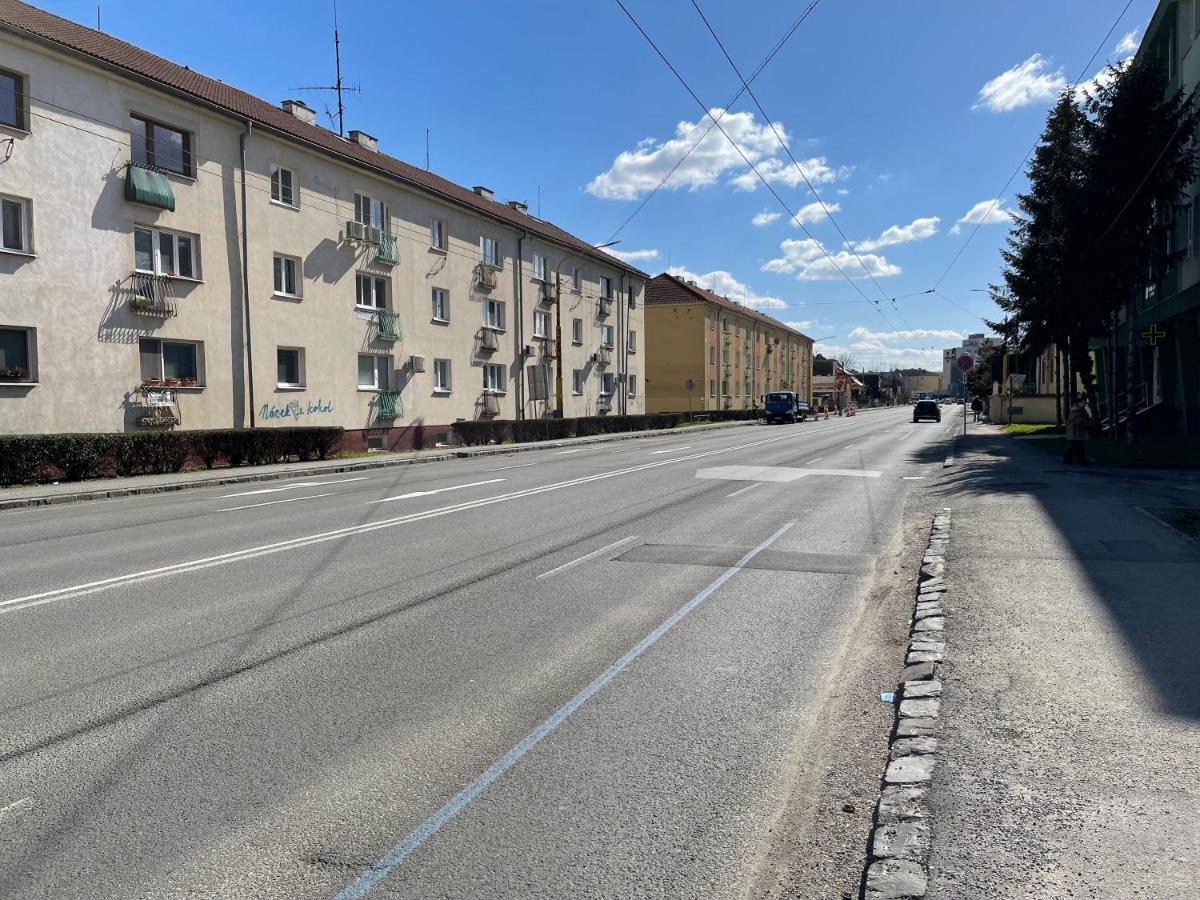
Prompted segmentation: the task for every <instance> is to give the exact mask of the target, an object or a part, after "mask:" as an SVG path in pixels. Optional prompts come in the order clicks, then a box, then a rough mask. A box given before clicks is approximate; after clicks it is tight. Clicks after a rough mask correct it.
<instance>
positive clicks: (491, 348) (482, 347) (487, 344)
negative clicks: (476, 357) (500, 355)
mask: <svg viewBox="0 0 1200 900" xmlns="http://www.w3.org/2000/svg"><path fill="white" fill-rule="evenodd" d="M499 349H500V335H499V334H497V333H496V332H495V331H493V330H492V329H490V328H486V327H485V328H482V329H480V332H479V352H480V353H495V352H496V351H497V350H499Z"/></svg>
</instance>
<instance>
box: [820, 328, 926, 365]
mask: <svg viewBox="0 0 1200 900" xmlns="http://www.w3.org/2000/svg"><path fill="white" fill-rule="evenodd" d="M863 331H866V329H865V328H864V327H863V326H861V325H860V326H857V327H856V328H855V329H854V330H853V331H851V332H850V343H849V344H848V345H842V344H826V343H820V344H818V345H817V346H816V348H815V351H814V352H816V353H820V354H821V355H822V356H824V357H826V358H827V359H835V358H837V357H839V356H841V355H842V354H844V353H848V354H850V356H852V357H853V358H854V361H855V363H856V364H857V367H858V369H859V370H862V371H870V370H872V369H876V370H877V369H884V370H890V369H918V368H920V369H930V370H931V371H934V372H941V371H942V351H941V350H940V349H938V348H934V349H929V347H927V346H926V347H914V346H912V345H911V344H908V343H905V341H904V339H902V338H896V339H894V340H888V341H880V340H873V339H863V340H857V339H855V338H854V334H855V333H856V332H863ZM902 333H903V332H897V334H902Z"/></svg>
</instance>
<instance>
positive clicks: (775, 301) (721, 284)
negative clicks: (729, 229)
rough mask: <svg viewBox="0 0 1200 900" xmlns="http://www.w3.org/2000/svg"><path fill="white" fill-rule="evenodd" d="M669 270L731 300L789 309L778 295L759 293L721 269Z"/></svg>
mask: <svg viewBox="0 0 1200 900" xmlns="http://www.w3.org/2000/svg"><path fill="white" fill-rule="evenodd" d="M668 271H669V272H670V274H672V275H674V276H675V277H676V278H682V279H683V280H684V281H694V282H696V284H698V285H700V287H702V288H707V289H708V290H710V291H712V292H713V293H714V294H720V295H721V296H723V297H728V298H729V299H730V300H736V301H737V302H738V303H743V304H745V305H746V306H752V307H754V308H755V309H787V306H788V305H787V303H785V302H784V301H783V300H780V299H779V298H778V297H767V296H764V295H762V294H759V293H757V292H756V291H755V290H754V289H753V288H751V287H750V286H749V285H748V284H744V283H743V282H741V281H738V280H737V279H736V278H734V277H733V275H732V274H731V273H729V272H725V271H723V270H721V269H717V270H715V271H712V272H709V273H708V274H706V275H698V274H696V273H695V272H692V271H689V270H688V269H685V268H683V267H682V266H671V268H670V269H669V270H668Z"/></svg>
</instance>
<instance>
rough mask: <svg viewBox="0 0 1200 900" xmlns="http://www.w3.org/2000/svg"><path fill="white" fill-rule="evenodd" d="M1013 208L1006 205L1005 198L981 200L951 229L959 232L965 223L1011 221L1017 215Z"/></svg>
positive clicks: (956, 232) (983, 223)
mask: <svg viewBox="0 0 1200 900" xmlns="http://www.w3.org/2000/svg"><path fill="white" fill-rule="evenodd" d="M1015 215H1016V213H1014V212H1013V211H1012V210H1011V209H1007V208H1006V207H1005V206H1004V201H1003V200H998V199H996V198H995V197H993V198H992V199H990V200H980V201H979V202H978V203H976V204H975V205H974V206H972V207H971V208H970V209H968V210H967V212H966V215H964V216H963V217H962V218H961V219H959V220H958V222H957V223H955V225H954V227H953V228H951V229H950V233H951V234H958V233H959V232H961V231H962V226H963V225H975V224H979V225H1001V224H1005V223H1008V222H1011V221H1012V219H1013V216H1015Z"/></svg>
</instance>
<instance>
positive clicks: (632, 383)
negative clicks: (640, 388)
mask: <svg viewBox="0 0 1200 900" xmlns="http://www.w3.org/2000/svg"><path fill="white" fill-rule="evenodd" d="M629 396H630V397H636V396H637V376H636V375H630V376H629Z"/></svg>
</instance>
